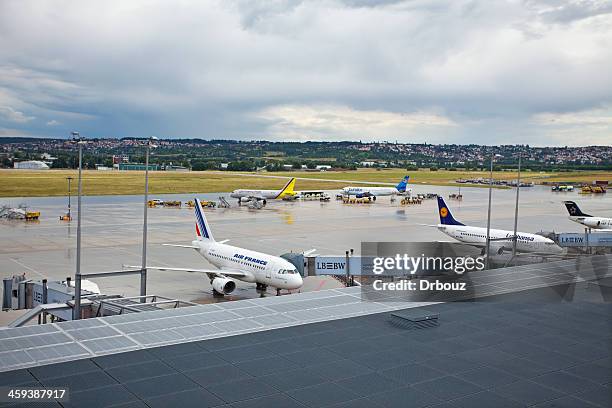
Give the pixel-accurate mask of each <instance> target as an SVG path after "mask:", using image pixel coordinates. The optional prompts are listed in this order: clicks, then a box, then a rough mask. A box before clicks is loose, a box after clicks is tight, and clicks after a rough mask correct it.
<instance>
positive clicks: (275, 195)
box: [230, 178, 297, 205]
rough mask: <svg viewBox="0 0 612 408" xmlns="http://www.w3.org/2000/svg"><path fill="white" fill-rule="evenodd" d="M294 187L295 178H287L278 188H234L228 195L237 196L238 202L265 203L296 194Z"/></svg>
mask: <svg viewBox="0 0 612 408" xmlns="http://www.w3.org/2000/svg"><path fill="white" fill-rule="evenodd" d="M294 187H295V178H292V179H291V180H289V182H288V183H287V184H285V187H283V188H281V189H280V190H245V189H238V190H234V191H232V192H231V193H230V197H232V198H237V199H238V204H240V203H241V202H243V200H244V201H250V200H257V201H262V202H263V204H264V205H265V204H266V200H276V199H279V200H280V199H282V198H285V197H294V196H296V195H297V192H295V191H293V189H294Z"/></svg>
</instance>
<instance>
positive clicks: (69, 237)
mask: <svg viewBox="0 0 612 408" xmlns="http://www.w3.org/2000/svg"><path fill="white" fill-rule="evenodd" d="M412 187H413V194H414V193H427V192H432V193H438V194H441V195H443V197H445V199H446V198H447V197H448V195H449V194H450V193H457V192H458V188H457V187H440V186H412ZM330 193H331V194H332V195H335V192H330ZM461 193H462V194H463V200H462V201H460V202H459V201H455V200H448V199H447V203H448V205H449V207H450V209H451V211H452V212H453V215H454V216H455V218H456V219H458V220H460V221H462V222H464V223H465V224H469V225H477V226H486V217H487V195H488V190H487V189H486V188H484V189H483V188H467V187H463V188H461ZM197 196H198V197H200V198H201V199H213V200H216V199H217V197H218V196H219V194H198V195H197ZM193 197H194V194H178V195H155V196H151V197H150V198H160V199H163V200H182V201H187V200H189V199H192V198H193ZM514 199H515V190H514V189H507V190H500V189H495V190H493V207H492V208H493V210H492V222H491V226H492V227H494V228H504V229H509V230H511V229H512V227H513V217H514ZM568 199H569V200H573V201H576V202H577V203H578V204H579V205H580V207H581V209H582V210H583V211H585V212H587V213H590V214H593V215H602V216H611V215H612V195H611V194H609V193H608V194H603V195H581V194H578V193H577V192H571V193H553V192H551V191H550V188H549V187H544V186H536V187H532V188H522V189H521V200H520V204H521V205H520V211H519V231H524V232H538V231H556V232H580V231H583V229H582V228H581V226H580V225H578V224H576V223H573V222H571V221H569V220H568V218H567V215H568V214H567V211H566V209H565V207H564V206H563V203H562V201H563V200H568ZM21 203H25V204H27V205H28V206H29V207H31V208H33V209H35V210H39V211H41V214H42V215H41V218H40V220H39V221H38V222H24V221H18V220H13V221H8V220H1V221H0V272H1V273H0V274H1V275H2V277H10V276H11V275H13V274H21V273H25V274H26V276H27V277H28V278H32V279H41V278H48V279H50V280H58V279H65V277H67V276H71V275H74V270H75V247H76V198H75V197H73V199H72V205H73V217H74V220H73V221H72V222H65V221H60V220H59V216H60V215H62V214H64V213H65V211H66V204H67V199H66V198H62V197H49V198H9V199H1V200H0V205H10V206H17V205H19V204H21ZM230 203H231V204H232V208H229V209H221V208H216V209H205V212H206V215H207V217H208V219H209V222H210V225H211V228H212V230H213V234H214V236H215V238H216V239H217V240H221V239H230V243H231V244H233V245H236V246H241V247H245V248H249V249H253V250H258V251H262V252H266V253H270V254H278V255H280V254H282V253H286V252H290V251H293V252H302V251H306V250H310V249H313V248H314V249H316V250H317V253H318V254H322V255H342V254H344V251H345V250H348V249H350V248H353V249H354V250H355V252H356V253H359V250H360V246H361V242H362V241H436V240H449V238H448V237H447V236H445V235H443V234H442V233H441V232H439V231H438V230H437V229H435V228H431V227H427V226H423V225H420V224H437V223H438V221H439V220H438V216H437V204H436V200H425V201H423V203H422V204H421V205H404V206H402V205H401V204H400V202H399V200H396V201H395V202H393V203H392V202H390V200H389V197H380V198H379V199H378V200H377V201H376V203H374V204H343V203H342V202H340V201H336V200H334V198H333V197H332V200H331V201H330V202H319V201H303V202H285V201H271V202H268V205H267V206H266V207H265V208H263V209H261V210H252V209H249V208H247V207H246V206H241V207H238V206H237V204H236V201H235V200H230ZM142 212H143V198H142V196H90V197H84V198H83V231H82V233H83V254H82V271H83V273H87V272H100V271H111V270H121V268H122V265H123V264H128V265H129V264H131V265H139V264H140V257H141V250H142V249H141V242H142V241H141V240H142ZM148 213H149V246H148V264H149V265H151V266H154V265H155V266H175V267H183V268H185V267H194V268H207V267H210V265H209V264H208V263H207V262H206V260H204V259H203V258H202V257H201V256H199V255H198V254H197V253H195V252H194V251H193V250H189V249H181V248H176V247H165V246H162V245H161V244H162V243H171V244H189V243H190V241H191V240H192V239H193V238H194V236H195V229H194V218H193V210H191V209H187V208H180V209H179V208H163V207H162V208H151V209H149V212H148ZM94 281H95V282H96V283H97V284H98V285H99V286H100V288H101V290H102V292H103V293H106V294H122V295H126V296H133V295H137V294H138V290H139V279H138V277H137V276H126V277H113V278H105V279H95V280H94ZM340 285H341V284H340V283H339V282H337V281H335V280H333V279H330V278H324V277H310V278H307V279H306V281H305V285H304V287H303V289H302V290H303V291H312V290H321V289H328V288H332V287H338V286H340ZM148 292H149V293H152V294H158V295H162V296H167V297H173V298H179V299H181V300H186V301H195V302H199V303H208V302H210V301H215V300H214V299H212V296H211V288H210V285H209V283H208V280H207V279H205V278H203V277H201V276H199V275H194V274H188V273H181V272H155V271H152V272H150V273H149V285H148ZM271 294H272V290H270V295H271ZM257 296H260V294H259V293H257V292H256V291H255V289H254V287H253V286H252V285H249V284H239V285H238V289H237V290H236V292H235V294H233V295H232V297H231V298H230V299H228V300H231V299H243V298H251V297H257Z"/></svg>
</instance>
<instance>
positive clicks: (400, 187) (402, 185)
mask: <svg viewBox="0 0 612 408" xmlns="http://www.w3.org/2000/svg"><path fill="white" fill-rule="evenodd" d="M409 179H410V176H404V178H403V179H402V181H400V182H399V184H398V185H397V186H395V188H396V189H397V191H399V192H400V193H403V192H405V191H406V187H407V186H408V180H409Z"/></svg>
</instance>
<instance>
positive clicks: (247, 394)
mask: <svg viewBox="0 0 612 408" xmlns="http://www.w3.org/2000/svg"><path fill="white" fill-rule="evenodd" d="M206 389H207V390H208V391H210V392H212V393H213V394H215V395H216V396H217V397H219V398H221V399H222V400H224V401H225V402H228V403H232V402H236V401H243V400H247V399H251V398H257V397H263V396H265V395H272V394H277V393H278V391H277V390H276V389H275V388H272V387H271V386H269V385H267V384H266V383H264V382H262V381H259V380H257V379H255V378H244V379H240V380H236V381H229V382H224V383H220V384H215V385H211V386H208V387H206Z"/></svg>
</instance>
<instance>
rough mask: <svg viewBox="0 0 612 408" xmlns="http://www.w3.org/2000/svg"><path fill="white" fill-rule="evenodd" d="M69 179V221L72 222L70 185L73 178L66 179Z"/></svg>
mask: <svg viewBox="0 0 612 408" xmlns="http://www.w3.org/2000/svg"><path fill="white" fill-rule="evenodd" d="M66 178H67V179H68V221H71V220H72V214H71V213H70V204H71V201H72V194H71V191H70V184H71V182H72V177H66Z"/></svg>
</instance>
